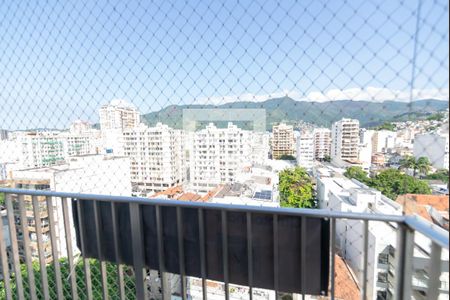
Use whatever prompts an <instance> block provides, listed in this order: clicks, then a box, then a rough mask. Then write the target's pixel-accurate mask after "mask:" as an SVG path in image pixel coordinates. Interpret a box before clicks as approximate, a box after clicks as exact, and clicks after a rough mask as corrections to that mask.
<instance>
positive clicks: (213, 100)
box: [192, 87, 449, 105]
mask: <svg viewBox="0 0 450 300" xmlns="http://www.w3.org/2000/svg"><path fill="white" fill-rule="evenodd" d="M284 96H289V97H291V98H293V99H295V100H300V101H315V102H324V101H339V100H354V101H361V100H365V101H373V102H382V101H386V100H394V101H402V102H409V101H410V92H409V91H400V90H393V89H388V88H379V87H367V88H349V89H343V90H340V89H331V90H328V91H327V92H310V93H308V94H307V95H305V94H301V93H300V92H298V91H289V90H285V91H282V92H276V93H272V94H261V95H255V94H251V93H246V94H242V95H232V96H222V97H206V98H200V99H196V100H194V101H193V103H192V104H214V105H220V104H225V103H232V102H238V101H250V102H263V101H266V100H268V99H272V98H279V97H284ZM412 98H413V101H415V100H421V99H437V100H447V101H448V99H449V89H448V88H447V89H414V90H413V91H412Z"/></svg>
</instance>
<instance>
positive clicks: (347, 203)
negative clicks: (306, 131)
mask: <svg viewBox="0 0 450 300" xmlns="http://www.w3.org/2000/svg"><path fill="white" fill-rule="evenodd" d="M315 171H316V174H317V176H316V177H317V198H318V202H319V207H320V208H323V209H329V210H333V211H343V212H364V213H375V214H390V215H401V214H402V212H403V208H402V206H401V205H400V204H398V203H396V202H395V201H392V200H390V199H388V198H386V197H385V196H383V195H381V193H380V192H379V191H377V190H374V189H371V188H368V187H367V186H365V185H364V184H362V183H360V182H358V181H356V180H350V179H348V178H345V177H343V176H342V175H341V174H340V173H341V172H337V171H336V170H335V169H332V168H325V167H322V168H318V169H317V170H315ZM363 228H364V227H363V222H362V221H359V220H346V219H342V220H339V221H338V222H336V245H337V247H338V251H339V252H340V254H341V255H342V257H343V259H344V260H345V261H346V262H347V263H348V265H349V266H350V267H351V269H352V271H353V273H354V274H355V275H356V277H357V280H358V283H359V287H360V288H361V286H362V284H361V283H362V278H363V270H364V265H363V255H362V252H363V238H362V236H363ZM368 239H369V247H368V248H369V252H368V264H367V268H368V269H367V270H368V284H367V287H368V295H369V299H392V296H393V294H394V285H395V278H394V276H395V247H396V245H397V242H396V239H397V233H396V227H395V226H393V225H391V224H387V223H383V222H369V236H368ZM429 251H430V241H429V239H426V238H424V237H423V236H422V235H421V234H419V233H417V237H416V239H415V247H414V254H413V268H414V273H413V284H412V288H413V295H412V296H413V297H412V299H420V300H425V299H426V296H424V295H423V294H422V292H423V291H426V286H425V287H424V286H423V284H424V282H423V281H420V282H419V281H418V280H414V278H418V277H420V278H422V277H423V276H422V274H423V273H424V272H425V273H426V268H427V265H428V263H429V254H430V252H429ZM444 252H445V253H444ZM442 261H443V267H444V266H445V265H447V264H448V251H443V253H442ZM444 270H447V272H446V271H444V272H443V273H442V276H441V281H442V280H443V281H445V282H446V283H444V284H443V285H442V286H441V296H440V298H439V299H448V268H446V269H445V268H444ZM419 275H420V276H419ZM425 285H426V283H425Z"/></svg>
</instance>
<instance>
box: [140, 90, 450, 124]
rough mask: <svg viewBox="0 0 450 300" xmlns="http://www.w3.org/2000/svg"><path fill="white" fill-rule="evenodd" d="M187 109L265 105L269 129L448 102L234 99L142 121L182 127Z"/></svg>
mask: <svg viewBox="0 0 450 300" xmlns="http://www.w3.org/2000/svg"><path fill="white" fill-rule="evenodd" d="M188 108H191V109H192V108H197V109H198V108H217V109H227V108H264V109H266V116H267V121H266V124H267V129H270V128H271V127H272V125H273V124H275V123H278V122H281V121H283V122H288V123H298V122H299V121H301V120H302V121H305V122H308V123H313V124H316V125H318V126H326V127H330V126H331V123H333V122H335V121H337V120H340V119H341V118H344V117H345V118H354V119H358V120H359V121H360V122H361V127H372V126H377V125H380V124H382V123H384V122H390V121H398V120H407V119H409V118H410V119H417V118H425V117H426V116H428V115H430V114H433V113H436V112H438V111H442V110H445V109H447V108H448V102H447V101H441V100H434V99H426V100H418V101H414V102H412V103H405V102H398V101H384V102H372V101H353V100H339V101H328V102H310V101H296V100H294V99H292V98H289V97H283V98H274V99H269V100H266V101H264V102H233V103H227V104H223V105H217V106H216V105H170V106H168V107H166V108H163V109H162V110H160V111H157V112H151V113H148V114H144V115H143V116H142V120H143V121H144V122H145V123H146V124H148V125H149V126H152V125H154V124H156V123H157V122H162V123H164V124H167V125H169V126H171V127H173V128H182V126H183V123H182V122H183V109H188Z"/></svg>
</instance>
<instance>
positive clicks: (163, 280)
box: [155, 205, 170, 300]
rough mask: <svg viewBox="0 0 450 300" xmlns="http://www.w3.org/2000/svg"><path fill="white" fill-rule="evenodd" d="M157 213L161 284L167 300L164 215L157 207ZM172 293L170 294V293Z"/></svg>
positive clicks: (168, 288) (168, 289)
mask: <svg viewBox="0 0 450 300" xmlns="http://www.w3.org/2000/svg"><path fill="white" fill-rule="evenodd" d="M155 212H156V233H157V240H158V261H159V276H160V283H161V294H162V299H163V300H164V299H166V293H167V292H168V291H170V287H168V286H166V278H165V277H166V276H167V274H165V272H166V269H165V263H164V259H165V258H164V237H163V220H162V213H161V207H160V206H158V205H157V206H156V207H155ZM169 293H170V292H169Z"/></svg>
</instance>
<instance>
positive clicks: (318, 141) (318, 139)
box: [313, 128, 331, 160]
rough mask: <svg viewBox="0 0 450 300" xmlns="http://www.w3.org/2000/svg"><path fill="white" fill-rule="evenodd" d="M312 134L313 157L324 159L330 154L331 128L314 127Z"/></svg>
mask: <svg viewBox="0 0 450 300" xmlns="http://www.w3.org/2000/svg"><path fill="white" fill-rule="evenodd" d="M313 135H314V159H316V160H324V159H325V158H326V157H330V154H331V130H330V129H328V128H315V129H314V131H313Z"/></svg>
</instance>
